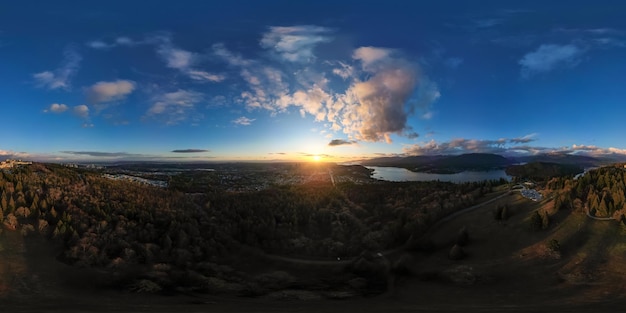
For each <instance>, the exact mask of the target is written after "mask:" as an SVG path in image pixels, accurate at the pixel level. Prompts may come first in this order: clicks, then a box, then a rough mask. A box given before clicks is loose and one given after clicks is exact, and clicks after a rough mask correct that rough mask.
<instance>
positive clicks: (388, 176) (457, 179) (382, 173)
mask: <svg viewBox="0 0 626 313" xmlns="http://www.w3.org/2000/svg"><path fill="white" fill-rule="evenodd" d="M366 167H367V168H369V169H372V170H374V172H373V173H372V177H373V178H376V179H381V180H387V181H432V180H439V181H445V182H452V183H466V182H476V181H483V180H499V179H500V178H504V179H506V180H507V181H510V180H511V176H509V175H507V174H506V173H505V172H504V170H491V171H484V172H473V171H465V172H461V173H456V174H432V173H419V172H411V171H409V170H407V169H405V168H400V167H381V166H366Z"/></svg>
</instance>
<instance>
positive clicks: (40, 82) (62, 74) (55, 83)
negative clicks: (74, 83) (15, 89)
mask: <svg viewBox="0 0 626 313" xmlns="http://www.w3.org/2000/svg"><path fill="white" fill-rule="evenodd" d="M81 60H82V57H81V56H80V54H78V52H76V51H75V50H74V49H72V48H68V49H66V50H65V52H64V53H63V62H61V65H60V66H59V67H58V68H56V69H54V70H51V71H43V72H39V73H35V74H33V78H34V79H35V83H36V85H37V86H38V87H41V88H46V89H50V90H54V89H66V90H69V89H70V87H71V84H70V80H71V78H72V77H73V76H74V75H75V74H76V72H78V69H79V66H80V61H81Z"/></svg>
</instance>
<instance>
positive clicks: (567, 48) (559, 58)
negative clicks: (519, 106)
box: [518, 44, 584, 78]
mask: <svg viewBox="0 0 626 313" xmlns="http://www.w3.org/2000/svg"><path fill="white" fill-rule="evenodd" d="M583 53H584V50H583V49H581V48H579V47H578V46H576V45H573V44H568V45H554V44H543V45H541V46H539V48H537V50H535V51H532V52H529V53H527V54H526V55H524V56H523V57H522V59H521V60H519V62H518V63H519V64H520V65H521V67H522V69H521V75H522V77H523V78H529V77H531V76H533V75H535V74H541V73H547V72H550V71H552V70H554V69H557V68H563V67H574V66H576V65H578V63H579V62H580V56H581V55H582V54H583Z"/></svg>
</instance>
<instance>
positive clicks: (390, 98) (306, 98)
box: [213, 26, 440, 142]
mask: <svg viewBox="0 0 626 313" xmlns="http://www.w3.org/2000/svg"><path fill="white" fill-rule="evenodd" d="M307 29H308V28H307ZM311 29H314V30H316V31H318V32H322V30H323V29H322V28H311ZM295 30H298V31H302V29H301V28H299V26H294V27H293V28H291V27H288V28H280V29H272V32H271V33H272V34H273V35H272V36H269V35H267V34H266V37H264V40H265V41H267V42H270V41H271V42H281V43H282V42H283V40H287V39H285V38H286V37H288V36H291V35H292V32H294V31H295ZM324 31H325V29H324ZM278 34H280V36H279V35H278ZM283 35H284V37H281V36H283ZM267 36H269V37H267ZM276 38H281V39H276ZM293 40H294V41H296V42H299V41H300V40H303V39H302V38H301V37H298V38H297V39H293ZM324 40H326V39H324ZM321 41H322V40H321V39H319V38H318V39H316V40H308V41H306V42H307V43H311V45H304V44H300V43H298V44H296V43H294V46H297V47H299V48H302V47H306V49H305V48H302V49H304V50H305V51H307V52H306V53H304V54H303V55H306V56H309V57H310V56H311V54H309V53H312V52H311V50H310V49H309V48H312V47H313V45H312V43H317V42H321ZM285 51H286V50H285ZM289 51H292V50H289ZM293 51H296V50H293ZM297 51H300V50H297ZM213 52H214V54H215V55H216V56H218V57H219V58H220V59H222V60H223V61H225V62H227V63H228V64H229V65H231V66H233V67H234V68H236V69H238V70H239V74H240V76H241V77H242V78H243V80H244V82H245V83H246V86H247V88H246V89H244V91H243V92H242V93H241V94H240V97H239V100H238V101H239V102H241V103H244V104H245V105H246V107H247V108H248V109H249V110H256V109H264V110H268V111H271V112H272V114H277V113H280V112H286V111H287V110H288V109H290V108H292V107H295V108H296V109H297V110H299V111H300V114H301V115H303V116H306V115H311V116H313V117H314V118H315V120H316V121H318V122H326V123H327V125H328V128H330V130H332V131H333V132H339V131H341V132H343V133H344V134H346V135H348V136H349V137H350V138H354V139H356V140H362V141H386V142H391V135H393V134H396V135H400V136H407V137H409V138H415V137H417V134H416V133H415V132H414V131H413V130H412V129H411V127H410V126H409V125H408V117H409V116H410V115H411V114H413V113H414V111H415V110H416V109H417V110H419V111H420V114H421V115H422V118H430V117H432V115H433V113H432V112H431V110H430V107H431V105H432V103H433V102H435V101H436V100H437V99H438V98H439V97H440V93H439V89H438V87H437V84H435V83H433V82H431V81H430V80H429V79H428V77H426V76H425V75H423V74H422V73H421V70H420V68H419V65H418V64H416V63H414V62H410V61H408V60H406V59H405V58H403V57H402V56H401V55H400V52H398V51H396V50H393V49H387V48H379V47H360V48H357V49H355V50H354V51H353V53H352V58H353V62H355V63H356V64H355V65H351V64H348V63H345V62H340V61H324V62H323V64H325V65H328V66H331V67H332V68H331V69H330V71H329V74H333V76H338V77H340V78H341V79H342V80H343V81H344V83H343V85H346V87H345V89H344V90H343V91H341V89H339V90H338V91H337V90H336V86H333V88H331V87H330V86H331V84H330V83H331V79H330V78H328V77H327V73H326V72H320V71H316V70H314V69H312V67H305V68H303V69H301V70H298V71H296V72H293V70H291V72H288V71H283V70H282V69H281V67H277V66H271V65H268V64H267V63H265V62H262V61H257V60H247V59H245V58H243V57H241V56H240V55H238V54H236V53H233V52H231V51H230V50H228V49H227V48H226V47H225V46H224V45H223V44H216V45H214V46H213ZM298 60H300V61H302V60H304V59H298ZM293 61H294V62H295V61H296V59H294V60H293ZM309 61H310V60H309ZM291 75H293V77H292V76H291ZM330 136H332V135H330Z"/></svg>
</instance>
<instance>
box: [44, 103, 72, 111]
mask: <svg viewBox="0 0 626 313" xmlns="http://www.w3.org/2000/svg"><path fill="white" fill-rule="evenodd" d="M65 111H67V105H65V104H59V103H53V104H51V105H50V107H48V108H47V109H45V110H44V112H46V113H47V112H52V113H63V112H65Z"/></svg>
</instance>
